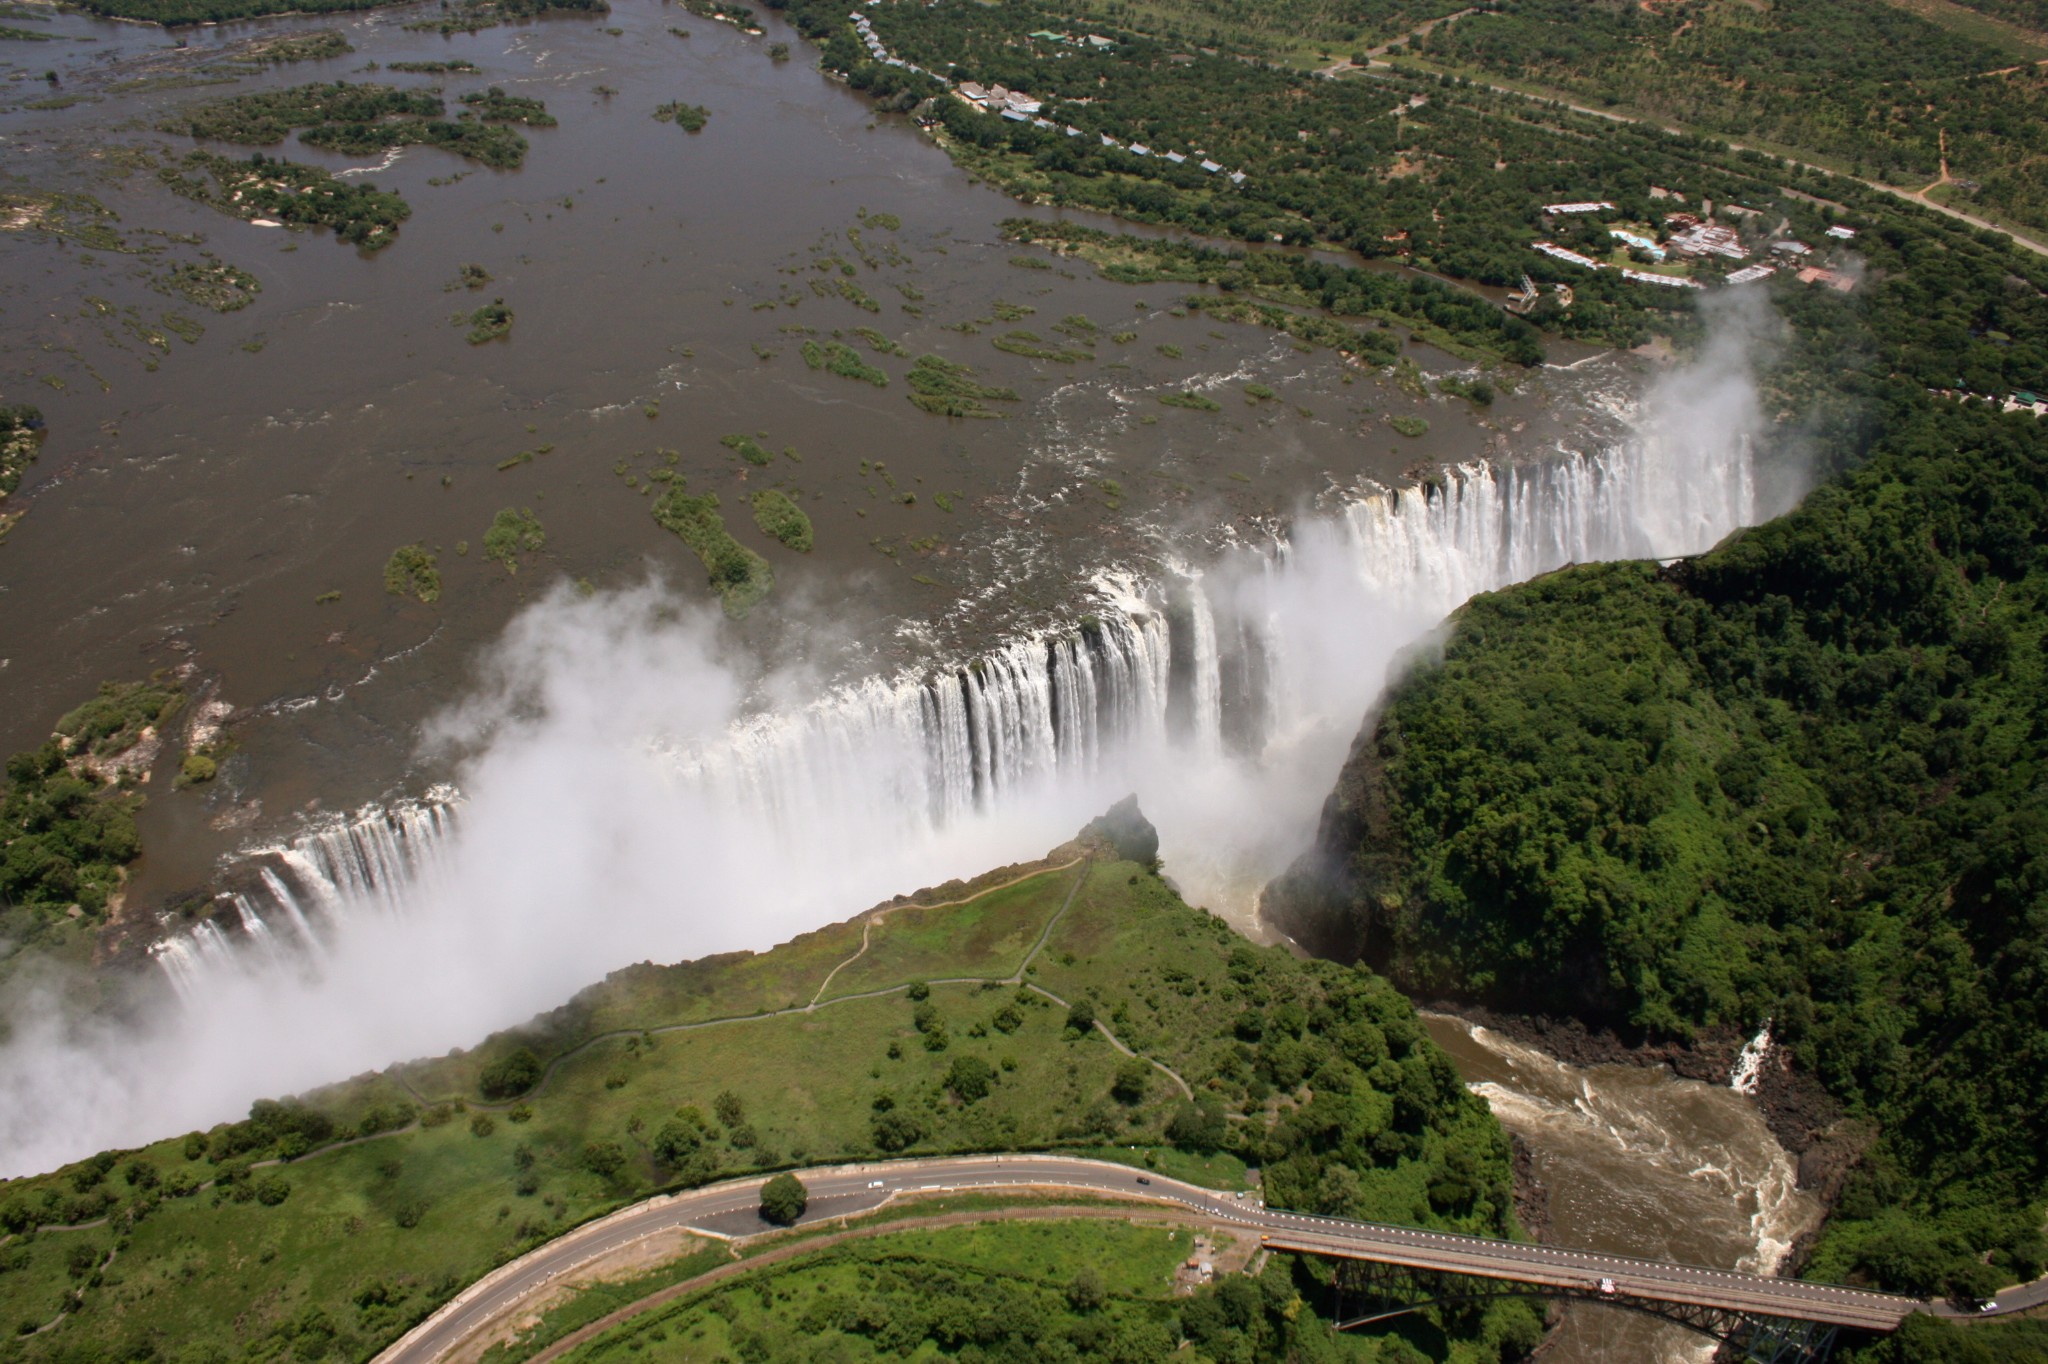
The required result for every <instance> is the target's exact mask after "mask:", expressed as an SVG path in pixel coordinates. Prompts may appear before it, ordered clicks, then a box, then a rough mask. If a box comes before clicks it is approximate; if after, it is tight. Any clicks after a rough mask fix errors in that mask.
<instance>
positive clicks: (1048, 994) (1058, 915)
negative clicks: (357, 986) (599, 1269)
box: [302, 854, 1195, 1159]
mask: <svg viewBox="0 0 2048 1364" xmlns="http://www.w3.org/2000/svg"><path fill="white" fill-rule="evenodd" d="M1076 865H1079V866H1080V868H1081V874H1080V875H1079V876H1077V877H1075V878H1074V884H1073V885H1072V886H1070V887H1068V889H1067V898H1066V899H1064V900H1062V901H1061V902H1060V907H1059V909H1058V910H1057V911H1056V912H1055V913H1054V914H1053V915H1052V917H1051V918H1049V919H1047V920H1046V921H1045V927H1044V928H1042V929H1041V930H1039V934H1038V940H1037V941H1036V942H1034V943H1033V944H1032V945H1031V950H1030V951H1029V952H1027V953H1025V954H1024V959H1023V960H1022V961H1020V962H1018V963H1017V969H1016V970H1014V971H1012V972H1010V974H1008V975H1007V976H935V977H933V978H932V979H931V980H928V981H926V982H925V983H926V984H927V985H1018V986H1021V987H1023V988H1024V989H1027V990H1030V991H1032V992H1033V993H1034V994H1039V995H1043V996H1044V997H1045V998H1047V999H1049V1000H1051V1001H1052V1002H1053V1003H1055V1004H1057V1005H1059V1006H1060V1007H1061V1008H1063V1009H1066V1008H1072V1007H1073V1006H1072V1005H1071V1003H1069V1001H1067V1000H1065V999H1062V998H1061V997H1060V996H1058V995H1056V994H1054V993H1053V992H1052V991H1050V990H1048V989H1046V988H1045V987H1044V986H1042V985H1038V984H1035V983H1033V982H1029V981H1026V980H1025V979H1024V974H1025V972H1026V971H1027V970H1029V969H1030V966H1031V963H1032V962H1033V961H1034V960H1035V959H1036V958H1037V956H1038V954H1039V953H1040V952H1041V951H1043V950H1044V949H1045V944H1046V942H1047V941H1048V940H1049V939H1050V938H1051V937H1052V931H1053V929H1054V928H1056V927H1057V926H1058V925H1059V922H1060V920H1061V919H1063V918H1065V917H1066V913H1067V910H1068V909H1069V908H1070V907H1072V905H1073V903H1074V897H1075V896H1076V895H1078V894H1080V892H1081V887H1082V886H1083V885H1085V884H1086V883H1087V880H1088V873H1089V871H1090V870H1092V868H1093V866H1094V863H1093V862H1092V861H1091V860H1090V859H1089V858H1088V857H1087V856H1086V855H1085V854H1084V855H1083V856H1080V857H1077V858H1075V859H1073V861H1070V862H1065V863H1062V864H1061V865H1059V866H1057V867H1045V868H1041V869H1040V870H1038V871H1035V872H1028V873H1026V874H1025V875H1023V876H1020V877H1017V878H1015V879H1014V880H1011V881H1006V882H1004V883H1003V884H1002V885H1000V886H990V887H989V888H988V889H986V890H981V891H977V892H975V893H974V894H973V895H970V896H968V897H966V899H963V900H952V901H946V902H945V903H944V904H941V905H924V906H922V907H923V908H926V909H939V908H946V907H949V906H958V905H963V904H969V903H971V902H973V901H975V900H978V899H980V898H982V897H983V896H985V895H991V894H994V893H995V892H996V891H999V890H1004V889H1007V888H1008V887H1010V886H1014V885H1018V884H1021V883H1022V882H1025V881H1029V880H1031V879H1032V878H1033V877H1038V876H1050V875H1053V874H1055V873H1057V872H1062V871H1066V870H1068V869H1069V868H1071V867H1074V866H1076ZM918 907H919V906H917V905H914V904H904V905H894V906H891V907H890V908H891V909H912V908H918ZM874 912H875V913H884V912H887V911H874ZM867 948H868V935H867V933H866V932H865V931H863V933H862V935H861V949H860V951H859V952H856V953H854V954H853V956H851V957H848V958H847V959H846V960H845V961H843V962H840V963H839V965H838V966H835V967H833V968H832V971H831V974H830V975H827V976H826V977H825V979H826V981H827V982H828V983H829V982H830V981H831V979H832V976H835V975H837V974H839V972H840V971H841V970H842V969H844V968H845V967H847V966H849V965H851V964H852V963H853V962H855V961H857V960H858V959H859V958H860V956H861V954H862V953H864V952H866V951H867ZM824 988H825V987H824V986H823V985H820V986H819V987H818V991H819V994H822V993H823V992H824ZM909 989H910V982H909V981H904V982H903V983H901V984H898V985H887V986H883V987H881V988H879V989H874V990H861V991H857V992H855V993H853V994H845V995H834V996H833V997H832V998H830V999H822V1000H821V999H819V998H818V996H817V995H813V996H812V997H811V1002H810V1003H808V1004H795V1005H791V1006H790V1007H789V1008H786V1009H764V1010H762V1011H761V1012H759V1013H751V1014H726V1015H723V1016H721V1017H718V1018H700V1019H697V1020H696V1021H694V1022H690V1023H669V1024H665V1025H664V1026H662V1027H658V1028H613V1029H611V1030H609V1031H607V1032H601V1033H597V1034H595V1035H594V1036H591V1037H586V1038H585V1039H583V1040H582V1041H581V1042H578V1043H577V1044H576V1045H575V1046H573V1047H570V1048H569V1049H568V1050H566V1051H562V1052H557V1053H556V1054H555V1056H554V1058H553V1059H552V1060H550V1061H549V1062H548V1064H547V1067H546V1068H545V1069H544V1070H542V1071H541V1076H540V1079H538V1080H536V1081H535V1082H534V1084H533V1087H532V1088H531V1089H529V1090H527V1091H526V1092H525V1093H524V1094H521V1095H519V1096H518V1097H517V1098H513V1099H507V1100H505V1101H503V1102H502V1103H495V1104H494V1103H485V1102H481V1101H479V1100H476V1099H472V1098H470V1097H469V1096H467V1095H449V1096H446V1097H443V1098H438V1099H436V1098H429V1097H428V1096H427V1095H424V1094H422V1093H420V1092H419V1090H418V1089H416V1088H414V1087H413V1084H412V1081H410V1080H409V1079H407V1078H406V1077H405V1076H404V1075H402V1074H394V1075H393V1077H392V1078H394V1079H396V1080H397V1081H398V1083H399V1084H401V1085H403V1086H404V1087H405V1091H406V1093H408V1094H410V1095H412V1096H413V1098H415V1099H417V1100H418V1101H419V1102H420V1103H422V1104H426V1105H429V1106H432V1105H435V1104H444V1103H446V1104H452V1103H454V1102H456V1101H457V1100H458V1099H459V1100H461V1101H462V1102H463V1103H466V1104H467V1105H468V1106H469V1107H470V1108H472V1109H475V1110H479V1111H503V1110H506V1109H510V1108H513V1107H516V1106H517V1105H519V1104H521V1103H524V1102H526V1101H527V1100H528V1099H532V1098H536V1097H538V1096H539V1095H540V1094H541V1092H542V1091H543V1090H545V1089H546V1088H547V1085H548V1082H549V1081H550V1080H552V1079H553V1078H554V1076H555V1072H556V1071H557V1070H558V1069H560V1067H561V1065H562V1063H563V1062H565V1061H567V1060H569V1059H570V1058H571V1057H574V1056H578V1055H580V1054H582V1053H583V1052H585V1051H588V1050H589V1049H590V1048H592V1047H594V1046H596V1045H597V1044H598V1043H600V1042H609V1041H615V1040H617V1039H619V1038H622V1037H641V1036H646V1035H655V1036H659V1035H662V1034H666V1033H678V1032H695V1031H697V1030H699V1029H702V1028H724V1027H730V1026H732V1025H734V1024H739V1023H760V1022H763V1021H765V1020H767V1019H771V1018H790V1017H794V1016H797V1015H808V1014H813V1013H816V1012H817V1011H818V1010H819V1009H829V1008H831V1007H832V1006H833V1005H835V1004H849V1003H852V1002H853V1001H855V1000H863V999H885V998H887V997H888V996H890V995H897V994H903V993H906V992H907V991H908V990H909ZM1095 1030H1096V1031H1097V1032H1099V1033H1101V1034H1102V1035H1103V1036H1104V1037H1106V1038H1108V1039H1109V1044H1110V1045H1111V1046H1112V1047H1114V1048H1116V1049H1117V1050H1118V1051H1119V1052H1121V1053H1123V1054H1124V1055H1125V1056H1128V1057H1131V1058H1133V1059H1135V1060H1142V1061H1145V1062H1147V1063H1148V1064H1150V1065H1151V1066H1153V1067H1154V1068H1155V1069H1157V1070H1158V1071H1159V1072H1160V1073H1161V1074H1162V1075H1164V1076H1166V1078H1167V1079H1169V1080H1171V1081H1173V1083H1174V1086H1175V1087H1176V1088H1178V1089H1179V1090H1180V1092H1181V1094H1182V1096H1183V1097H1185V1098H1187V1099H1189V1100H1193V1098H1194V1097H1195V1091H1194V1088H1193V1086H1191V1085H1189V1084H1188V1082H1187V1080H1186V1078H1185V1077H1183V1076H1182V1075H1181V1074H1180V1072H1179V1071H1176V1070H1175V1069H1173V1067H1171V1066H1169V1065H1167V1064H1166V1063H1165V1062H1164V1061H1161V1060H1160V1059H1159V1058H1157V1057H1155V1056H1147V1055H1145V1054H1144V1053H1142V1052H1139V1051H1137V1050H1136V1049H1134V1048H1133V1047H1131V1046H1130V1045H1129V1044H1128V1043H1126V1042H1125V1041H1124V1040H1123V1039H1122V1038H1120V1037H1118V1036H1117V1035H1116V1034H1115V1033H1113V1032H1111V1031H1110V1030H1109V1027H1108V1025H1107V1024H1105V1023H1103V1021H1102V1020H1101V1019H1099V1018H1098V1019H1097V1020H1095ZM366 1140H367V1139H366ZM323 1149H326V1148H323ZM314 1154H317V1152H316V1153H314ZM302 1159H304V1157H302Z"/></svg>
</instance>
